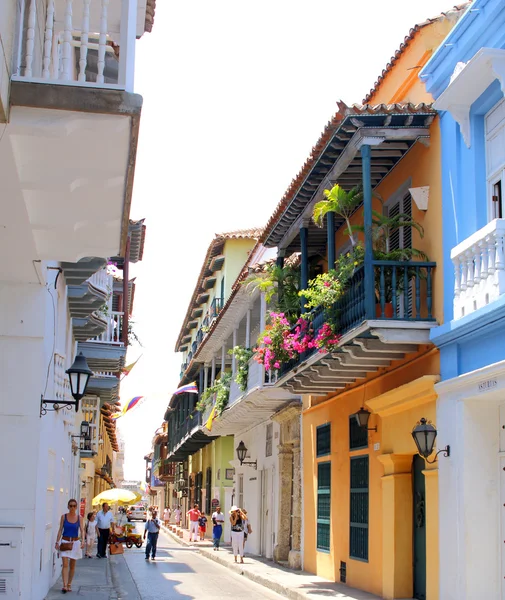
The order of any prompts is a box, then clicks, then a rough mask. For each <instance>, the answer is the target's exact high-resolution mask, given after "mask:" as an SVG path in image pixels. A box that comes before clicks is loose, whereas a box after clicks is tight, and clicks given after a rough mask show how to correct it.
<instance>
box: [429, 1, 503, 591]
mask: <svg viewBox="0 0 505 600" xmlns="http://www.w3.org/2000/svg"><path fill="white" fill-rule="evenodd" d="M420 77H421V79H422V80H423V81H424V82H425V84H426V87H427V90H428V91H429V92H430V93H431V94H432V95H433V97H434V99H435V108H436V109H437V110H438V111H439V112H440V127H441V139H442V194H443V248H444V299H445V300H444V322H445V323H444V325H441V326H440V327H437V328H435V329H434V330H432V340H433V342H434V343H435V344H436V345H437V346H438V347H439V348H440V356H441V382H440V383H439V384H438V385H437V392H438V394H439V398H438V402H437V428H438V446H439V448H442V447H444V446H446V445H450V457H449V458H440V462H439V493H440V496H439V503H440V512H439V514H440V536H439V539H440V598H443V599H444V600H452V599H454V600H455V599H458V600H464V599H468V600H470V599H472V600H473V599H476V598H497V599H498V598H501V599H503V598H505V550H504V548H505V544H504V540H505V100H504V90H505V1H504V0H475V1H474V2H473V3H471V4H470V5H469V7H468V9H467V11H466V13H465V15H464V16H463V17H462V18H461V19H460V21H459V22H458V23H457V25H456V26H455V27H454V29H453V30H452V31H451V33H450V34H449V35H448V36H447V38H446V39H445V40H444V42H443V43H442V44H441V45H440V47H439V49H438V50H437V51H436V52H435V53H434V54H433V56H432V57H431V59H430V61H429V62H428V63H427V65H426V66H425V67H424V69H423V70H422V72H421V74H420Z"/></svg>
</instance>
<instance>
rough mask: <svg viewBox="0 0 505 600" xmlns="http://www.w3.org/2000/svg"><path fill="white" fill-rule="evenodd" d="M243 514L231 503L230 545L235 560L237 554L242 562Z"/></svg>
mask: <svg viewBox="0 0 505 600" xmlns="http://www.w3.org/2000/svg"><path fill="white" fill-rule="evenodd" d="M245 520H246V519H245V515H244V513H243V512H242V511H241V510H240V508H239V507H238V506H235V505H233V506H232V507H231V510H230V523H231V547H232V551H233V558H234V559H235V562H237V556H239V555H240V562H241V563H242V564H243V562H244V521H245Z"/></svg>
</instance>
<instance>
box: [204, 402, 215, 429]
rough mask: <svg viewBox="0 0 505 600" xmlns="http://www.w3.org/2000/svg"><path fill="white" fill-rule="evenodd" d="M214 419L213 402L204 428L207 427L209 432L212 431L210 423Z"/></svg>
mask: <svg viewBox="0 0 505 600" xmlns="http://www.w3.org/2000/svg"><path fill="white" fill-rule="evenodd" d="M215 418H216V403H215V402H214V406H213V407H212V410H211V411H210V415H209V418H208V419H207V422H206V423H205V427H207V429H208V430H209V431H212V422H213V421H214V419H215Z"/></svg>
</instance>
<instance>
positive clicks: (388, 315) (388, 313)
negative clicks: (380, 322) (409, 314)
mask: <svg viewBox="0 0 505 600" xmlns="http://www.w3.org/2000/svg"><path fill="white" fill-rule="evenodd" d="M375 316H376V317H377V318H378V319H382V309H381V305H380V303H377V304H376V305H375ZM393 316H394V312H393V303H392V302H386V303H385V304H384V318H385V319H392V318H393Z"/></svg>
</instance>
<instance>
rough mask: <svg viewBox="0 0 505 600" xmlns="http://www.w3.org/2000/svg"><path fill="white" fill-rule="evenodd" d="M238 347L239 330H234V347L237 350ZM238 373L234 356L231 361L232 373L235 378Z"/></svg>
mask: <svg viewBox="0 0 505 600" xmlns="http://www.w3.org/2000/svg"><path fill="white" fill-rule="evenodd" d="M236 345H237V329H234V330H233V341H232V347H233V348H235V346H236ZM236 371H237V359H236V358H235V354H233V355H232V359H231V372H232V374H233V376H234V377H235V373H236Z"/></svg>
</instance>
